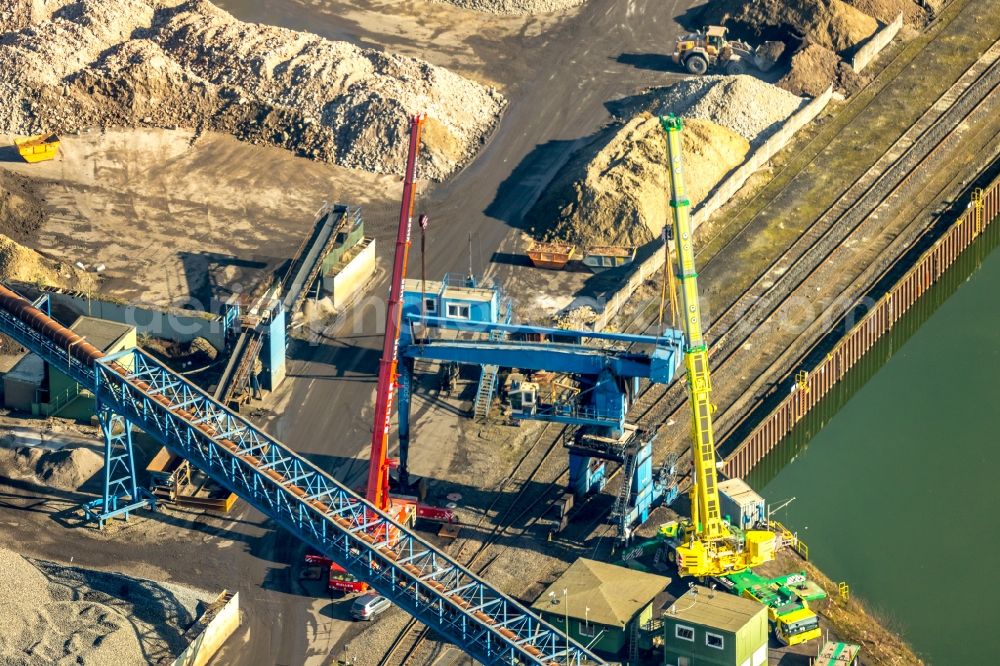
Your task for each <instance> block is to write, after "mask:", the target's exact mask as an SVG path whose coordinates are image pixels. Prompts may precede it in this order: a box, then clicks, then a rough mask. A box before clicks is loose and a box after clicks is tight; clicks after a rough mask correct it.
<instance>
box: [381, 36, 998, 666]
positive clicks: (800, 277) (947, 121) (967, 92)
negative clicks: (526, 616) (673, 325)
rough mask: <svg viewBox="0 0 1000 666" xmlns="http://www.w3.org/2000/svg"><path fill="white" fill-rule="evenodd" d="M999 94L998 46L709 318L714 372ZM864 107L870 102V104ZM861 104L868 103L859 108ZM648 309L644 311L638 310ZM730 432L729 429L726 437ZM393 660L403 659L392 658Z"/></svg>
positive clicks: (662, 388) (499, 527)
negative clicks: (710, 321)
mask: <svg viewBox="0 0 1000 666" xmlns="http://www.w3.org/2000/svg"><path fill="white" fill-rule="evenodd" d="M998 90H1000V41H998V42H997V43H995V44H994V45H993V46H992V47H991V48H990V49H989V50H988V51H987V52H986V53H985V54H984V55H983V57H981V58H980V59H979V60H977V61H976V63H974V64H973V65H972V66H971V67H969V68H968V69H967V70H966V71H965V72H964V73H963V74H962V75H961V76H960V77H959V78H958V79H957V80H956V81H955V82H954V83H953V84H952V86H951V87H950V88H949V89H948V90H947V91H946V92H945V93H944V94H942V95H941V96H940V97H939V98H938V99H937V100H936V102H935V103H934V104H933V105H932V106H931V107H930V108H929V109H928V110H927V111H925V112H924V113H923V114H922V115H921V116H920V118H919V119H918V120H917V121H916V122H915V123H913V124H912V125H911V126H910V127H909V128H908V129H907V131H906V132H904V134H903V135H902V136H900V137H899V138H898V139H897V140H896V141H895V142H893V144H892V145H891V146H890V147H889V148H888V149H887V150H886V151H884V153H883V154H882V155H881V156H880V157H879V159H878V160H876V162H875V163H874V164H873V165H872V166H871V167H870V168H869V169H867V170H866V171H865V172H864V173H863V174H862V175H861V176H859V177H858V178H857V179H856V180H855V181H854V182H853V183H852V184H851V185H850V186H849V187H847V189H846V190H844V192H842V193H841V194H840V195H839V196H838V197H837V198H836V199H835V200H834V201H833V203H831V204H830V206H828V207H827V209H826V210H825V211H824V212H823V213H822V215H821V216H820V217H819V218H818V219H817V220H816V222H815V223H814V224H812V225H811V226H810V227H809V229H808V230H807V231H806V232H805V233H803V234H802V235H801V236H800V237H799V238H797V239H796V240H795V242H793V243H792V245H791V246H789V247H788V248H787V249H786V250H785V251H784V252H783V253H781V255H780V256H779V257H777V258H776V259H775V260H774V261H773V262H772V263H771V264H770V265H769V266H768V267H767V268H766V269H765V270H764V271H763V272H762V273H761V274H760V276H759V277H758V278H757V279H756V280H755V281H754V282H753V283H752V284H751V285H750V286H749V287H747V288H746V289H745V290H744V291H743V292H742V293H741V294H740V295H739V296H738V297H737V298H736V299H734V300H733V301H732V302H731V303H730V304H729V305H728V307H727V308H726V309H725V310H724V311H723V312H722V313H721V314H720V315H719V316H718V317H716V318H715V319H714V321H713V322H712V323H711V325H710V327H709V328H708V331H707V337H708V338H709V339H710V340H712V344H711V347H710V352H709V353H710V356H711V358H712V361H713V366H714V369H715V370H716V372H719V371H722V370H723V369H724V368H727V367H728V364H729V362H730V360H731V359H732V358H733V355H734V353H735V352H736V351H737V350H739V349H740V348H741V347H742V346H743V345H744V344H745V343H746V342H747V340H748V339H749V338H750V337H751V336H752V335H753V334H754V333H755V332H756V331H758V330H759V328H760V327H761V325H762V324H763V323H765V322H767V321H768V319H769V317H771V316H772V315H773V314H774V313H775V312H776V311H777V310H778V309H779V308H781V307H782V306H783V305H785V304H787V303H788V302H789V301H790V300H791V299H793V298H795V297H796V296H797V295H800V292H801V291H802V290H803V289H804V288H805V285H806V284H807V283H809V281H810V279H811V278H813V277H814V276H815V275H816V273H817V271H818V269H819V268H820V267H821V266H822V265H824V264H825V263H827V262H828V261H830V260H831V259H833V258H834V257H835V255H836V254H837V253H838V252H839V251H840V249H841V248H842V247H844V245H845V243H850V242H851V241H853V240H857V238H856V236H857V235H858V232H859V230H861V229H862V228H863V226H864V223H865V222H866V221H868V220H869V219H870V217H871V215H872V213H874V212H875V211H877V210H879V208H880V207H882V206H883V205H885V204H886V203H887V202H888V201H889V200H890V199H892V198H893V197H896V196H898V195H899V194H900V192H901V191H902V190H903V188H904V186H905V185H906V184H907V183H908V182H909V180H910V179H911V177H912V176H913V175H914V174H916V173H918V172H919V171H920V170H921V169H922V168H923V167H925V166H927V165H928V164H929V163H930V162H932V161H933V160H934V158H935V157H936V156H937V154H938V153H939V152H941V151H942V150H944V149H945V148H947V147H949V146H950V145H952V144H953V143H954V142H955V141H957V138H958V136H959V134H960V132H961V129H962V127H963V125H964V124H965V123H967V122H969V121H970V119H973V118H974V117H975V116H976V115H977V114H982V113H983V112H984V108H985V106H986V104H987V102H988V101H992V100H993V97H994V96H995V94H996V93H997V91H998ZM870 103H871V101H869V102H868V104H870ZM866 107H867V104H866V105H865V106H864V107H862V110H863V109H864V108H866ZM855 115H856V114H855ZM820 154H822V153H821V151H820V152H817V153H816V155H815V156H813V158H812V160H810V161H809V162H808V163H807V165H808V164H812V163H813V162H814V161H815V159H816V157H817V156H818V155H820ZM786 187H787V185H786ZM748 232H751V230H750V228H749V225H748V226H747V227H744V228H743V229H741V230H740V231H739V232H737V235H736V236H734V237H733V238H732V239H730V240H729V241H728V242H727V244H726V245H728V244H729V243H732V242H734V241H735V239H736V238H737V237H739V235H741V234H745V233H748ZM724 247H725V246H723V248H724ZM716 256H718V254H717V255H716ZM709 263H711V262H709ZM646 310H647V309H643V310H642V312H645V311H646ZM633 323H634V322H633ZM655 323H656V317H655V316H654V317H652V318H649V319H646V323H645V325H644V326H640V328H641V329H642V330H646V329H648V328H649V327H650V326H652V325H653V324H655ZM686 399H687V396H686V391H685V388H684V385H683V383H682V382H679V381H675V382H673V383H672V384H669V385H659V384H650V385H648V386H647V387H646V388H645V389H644V390H643V391H642V393H641V394H640V395H639V396H638V397H637V399H636V400H635V402H634V403H633V405H632V412H631V415H630V421H632V422H634V423H637V424H638V425H639V426H640V427H642V428H645V429H649V430H655V429H656V427H657V426H658V425H659V424H661V423H663V422H665V421H666V420H668V419H670V418H672V417H675V416H677V415H678V414H679V412H680V410H681V409H682V408H683V406H684V403H685V401H686ZM551 425H554V424H548V425H547V426H546V427H545V428H544V429H543V430H542V432H541V433H540V434H539V438H538V441H537V442H536V445H537V444H542V440H543V438H544V437H545V436H546V434H547V433H548V431H549V426H551ZM733 428H735V425H734V426H733ZM733 428H730V430H729V431H730V432H731V431H732V429H733ZM566 432H567V428H566V427H565V426H563V427H561V428H559V432H558V433H556V434H555V436H553V437H552V438H551V440H549V441H548V448H547V450H546V452H545V454H544V456H543V457H542V459H541V460H540V461H539V462H538V463H537V465H536V466H535V468H534V469H533V470H532V472H531V473H530V475H529V476H528V477H527V478H526V479H525V480H524V481H523V482H522V483H521V487H520V489H519V491H518V493H517V495H516V496H515V498H514V500H513V501H512V502H511V503H510V504H509V506H508V507H507V509H506V510H505V512H504V514H503V517H502V518H501V519H500V520H498V521H497V524H496V525H495V526H494V527H493V529H492V530H491V532H490V533H489V535H488V536H487V537H486V538H485V539H483V540H482V542H481V543H480V545H479V546H478V547H477V548H476V550H475V551H474V552H473V554H472V555H471V556H470V558H469V560H468V561H467V563H466V566H468V567H469V568H470V569H473V570H474V571H476V573H477V574H480V573H483V572H485V571H486V570H487V569H488V568H489V567H490V565H492V564H493V562H495V561H496V560H497V558H499V557H500V555H501V554H502V553H503V552H504V551H505V550H506V548H507V547H506V546H505V547H503V548H501V549H500V550H499V551H497V552H493V548H494V546H495V545H496V544H497V542H498V541H499V540H500V538H501V537H502V536H504V535H505V534H506V533H507V531H508V529H509V528H510V527H511V526H512V525H513V524H514V523H515V522H518V521H520V520H521V519H522V518H523V517H524V516H526V515H528V514H529V513H533V514H534V515H535V518H534V520H532V521H529V523H527V524H526V525H525V526H524V527H523V528H521V532H522V533H524V532H526V531H527V530H528V529H529V528H530V527H531V526H532V525H534V524H535V523H536V522H537V521H538V520H539V519H540V518H541V517H542V516H543V515H544V514H545V511H539V510H538V509H537V505H538V504H539V503H541V502H542V501H544V498H545V496H546V495H548V494H549V493H550V492H551V490H552V489H553V488H555V487H556V485H557V484H558V483H559V480H560V479H561V478H562V476H563V475H565V470H564V471H563V472H561V473H560V474H559V475H558V476H557V477H556V478H555V479H553V480H552V481H550V482H549V483H548V485H546V486H545V488H544V489H543V490H542V491H541V492H540V493H538V498H537V499H536V500H534V501H531V502H527V503H526V506H524V508H523V509H522V510H521V511H519V512H518V513H517V515H513V512H514V511H515V508H516V507H518V506H519V505H520V504H521V500H522V499H523V495H524V494H525V492H526V490H527V489H528V488H529V487H530V481H532V480H533V479H534V476H535V475H536V474H537V473H538V471H539V470H540V469H541V467H542V465H543V464H544V462H545V461H546V460H547V459H548V458H549V457H550V456H551V455H552V453H553V452H554V451H556V450H557V448H561V443H562V441H563V437H565V436H566ZM726 434H728V433H720V437H719V439H720V440H721V439H723V438H724V437H725V436H726ZM526 457H527V454H526V456H525V458H522V460H521V461H519V463H518V467H517V468H515V471H514V473H513V474H512V477H513V476H514V475H516V474H517V471H518V469H519V468H520V466H521V464H522V463H523V462H524V460H525V459H526ZM500 498H501V496H499V495H498V497H497V498H496V499H494V502H493V504H491V505H490V507H489V508H488V509H487V510H486V511H485V512H484V514H483V516H481V518H480V521H479V523H478V524H477V526H479V525H481V524H482V522H483V521H484V520H485V519H486V517H487V516H488V515H489V513H490V512H491V511H492V510H493V509H494V508H495V505H496V503H497V502H498V501H499V500H500ZM487 553H489V554H490V557H489V559H488V560H486V561H485V562H483V563H482V565H481V566H479V568H478V569H476V568H474V567H476V566H477V564H478V563H479V562H480V561H481V560H482V558H483V557H485V556H486V554H487ZM427 633H428V630H427V628H426V627H424V626H423V625H420V624H419V623H418V622H417V621H416V620H410V621H409V622H408V623H407V625H406V626H404V628H403V630H402V631H401V632H400V633H399V635H398V636H397V637H396V639H395V640H394V642H393V645H392V647H391V648H390V650H389V651H388V652H387V653H386V654H385V656H384V657H383V658H382V660H381V661H379V666H389V665H390V664H400V665H402V664H407V663H408V662H409V660H410V659H411V658H412V657H413V655H414V654H415V653H416V651H417V649H418V648H419V647H420V645H421V644H422V643H423V641H424V640H425V639H426V637H427ZM397 656H401V658H400V659H399V660H398V661H394V659H395V658H396V657H397Z"/></svg>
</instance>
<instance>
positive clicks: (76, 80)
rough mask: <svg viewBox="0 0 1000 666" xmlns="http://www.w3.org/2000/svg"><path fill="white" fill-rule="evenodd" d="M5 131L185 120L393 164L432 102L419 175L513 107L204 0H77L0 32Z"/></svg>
mask: <svg viewBox="0 0 1000 666" xmlns="http://www.w3.org/2000/svg"><path fill="white" fill-rule="evenodd" d="M0 88H9V89H10V90H14V91H17V92H18V93H19V95H18V98H15V99H14V100H13V103H11V104H8V105H6V106H5V108H4V109H2V110H0V131H7V132H19V133H27V132H30V131H35V130H37V129H39V128H41V127H45V128H47V129H52V130H55V131H63V132H65V131H71V130H75V129H78V128H82V127H89V126H107V125H116V126H125V127H129V126H136V125H142V126H158V127H168V128H171V127H175V126H185V127H192V128H196V129H199V130H201V129H214V130H218V131H222V132H228V133H232V134H234V135H235V136H237V137H240V138H242V139H244V140H246V141H250V142H253V143H269V144H275V145H279V146H283V147H286V148H289V149H291V150H294V151H296V152H298V153H300V154H303V155H306V156H309V157H313V158H316V159H321V160H326V161H331V162H335V163H337V164H341V165H344V166H349V167H356V168H361V169H365V170H368V171H373V172H376V173H391V172H399V171H401V169H402V165H403V163H404V160H405V152H406V144H407V128H408V124H409V117H410V116H411V115H412V114H414V113H417V112H421V111H423V112H426V113H427V114H428V115H429V116H430V117H432V118H433V119H434V123H435V125H434V126H433V128H432V129H431V131H429V132H428V136H427V138H426V140H425V149H426V150H425V152H424V154H423V155H422V157H423V160H422V165H421V168H422V171H421V175H422V176H424V177H431V178H441V177H444V176H446V175H447V174H449V173H451V172H452V171H454V170H455V169H456V168H458V167H459V166H461V165H462V164H464V163H465V162H466V161H468V160H469V159H471V157H472V156H473V155H474V154H475V152H476V151H477V150H478V149H479V147H480V146H481V145H482V143H483V142H484V141H485V138H486V136H487V134H488V133H489V132H490V131H491V130H492V128H493V127H494V126H495V124H496V122H497V120H498V118H499V114H500V112H501V110H502V109H503V106H504V104H505V102H504V100H503V98H502V97H501V96H500V95H499V94H498V93H497V92H496V91H494V90H492V89H489V88H486V87H484V86H481V85H479V84H477V83H473V82H471V81H468V80H466V79H463V78H462V77H460V76H458V75H456V74H454V73H452V72H450V71H448V70H445V69H442V68H440V67H435V66H433V65H430V64H428V63H426V62H423V61H420V60H417V59H415V58H404V57H400V56H396V55H392V54H386V53H382V52H380V51H376V50H372V49H360V48H358V47H356V46H353V45H351V44H348V43H346V42H332V41H329V40H326V39H323V38H321V37H318V36H316V35H313V34H310V33H304V32H295V31H292V30H286V29H283V28H276V27H271V26H265V25H259V24H251V23H243V22H241V21H238V20H236V19H235V18H233V17H232V16H231V15H230V14H228V13H226V12H224V11H222V10H221V9H219V8H217V7H216V6H215V5H213V4H212V3H210V2H208V1H207V0H191V1H189V2H183V3H180V4H178V3H177V2H176V1H174V0H162V1H159V0H79V1H78V2H74V3H71V4H69V5H67V6H66V7H65V8H63V9H62V10H60V11H58V12H56V13H55V14H54V15H53V17H52V19H51V20H41V21H38V22H36V23H35V24H34V25H32V26H31V27H30V28H28V29H23V30H21V31H20V32H17V33H11V34H8V35H7V36H6V37H5V38H4V40H3V41H2V42H0Z"/></svg>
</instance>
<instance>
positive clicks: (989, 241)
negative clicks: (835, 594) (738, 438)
mask: <svg viewBox="0 0 1000 666" xmlns="http://www.w3.org/2000/svg"><path fill="white" fill-rule="evenodd" d="M998 237H1000V223H995V224H994V225H993V226H992V227H990V229H989V231H988V232H987V236H986V237H984V238H983V239H981V240H980V241H978V242H977V244H976V245H975V246H973V247H972V248H970V249H969V250H968V251H966V253H965V254H963V255H962V257H961V258H960V260H959V262H958V263H957V264H956V265H955V266H953V267H952V269H950V270H949V272H948V273H947V274H946V276H945V277H944V279H943V280H942V282H941V283H940V284H939V286H937V287H935V288H934V289H933V290H932V291H930V292H929V293H928V294H926V295H925V296H924V297H923V299H922V300H921V301H920V302H919V303H918V304H917V305H916V306H915V307H914V309H913V310H911V312H910V313H909V314H908V315H907V316H906V317H905V318H904V319H903V321H901V322H900V324H899V325H898V326H897V327H896V328H895V329H894V332H893V334H892V335H891V336H888V337H887V338H884V339H883V340H882V341H881V342H880V343H879V344H878V345H877V346H876V348H875V349H874V350H873V351H872V352H871V353H870V355H869V356H868V357H866V361H864V362H863V363H861V364H860V365H859V367H857V368H855V369H854V370H852V372H851V374H850V375H848V377H846V378H845V381H844V382H842V383H841V384H840V385H839V386H838V387H837V389H836V390H835V391H833V392H832V393H831V395H830V396H829V397H828V398H827V399H825V400H824V402H823V403H822V404H821V405H820V406H819V407H818V409H817V410H815V411H814V413H813V414H811V415H810V416H809V417H807V418H806V419H804V420H803V422H801V424H800V425H799V426H798V427H797V429H796V431H795V432H793V433H792V434H791V435H790V436H789V437H788V438H787V439H786V440H785V441H784V442H783V443H782V444H781V445H780V446H779V447H778V449H777V450H776V451H775V452H774V453H772V454H771V455H770V456H769V457H768V458H767V459H766V460H764V461H762V463H761V465H760V466H759V467H758V468H757V469H755V470H754V472H753V473H752V474H751V475H750V477H749V478H748V481H749V482H750V484H751V485H752V486H753V487H754V488H756V489H757V490H758V491H759V492H761V494H762V495H764V497H766V498H767V500H768V501H769V502H770V503H771V504H772V505H777V504H778V503H779V502H780V501H781V500H784V499H787V498H790V497H796V498H797V499H796V500H795V501H794V502H792V504H790V505H789V506H788V508H786V509H784V510H782V511H780V512H779V513H778V514H776V517H777V518H778V519H779V520H781V521H783V522H785V523H786V524H787V525H788V526H789V527H791V528H793V529H795V530H797V531H798V534H799V536H800V537H802V538H803V539H804V541H805V542H806V544H807V545H808V546H809V551H810V555H811V558H812V560H813V561H815V562H816V563H817V564H818V565H819V566H820V568H822V569H823V570H824V571H825V572H826V573H827V574H828V575H829V576H830V578H832V579H833V580H835V581H847V582H848V583H849V584H850V586H851V590H852V592H853V593H854V594H855V595H856V596H860V597H861V598H863V599H864V600H865V601H866V602H868V605H869V606H871V607H872V608H874V609H876V610H878V611H880V612H881V613H882V615H883V616H884V617H886V618H887V619H888V620H889V622H890V625H891V626H893V627H895V628H896V629H897V630H899V631H900V632H901V633H902V634H903V635H904V636H905V637H906V638H907V639H908V640H909V641H910V642H911V644H912V645H913V646H914V648H915V649H916V650H917V652H918V653H919V654H920V655H921V656H922V657H924V658H925V659H926V660H927V661H929V662H930V663H933V664H936V665H942V664H943V665H949V666H950V665H952V664H956V665H966V664H969V665H979V664H996V663H1000V662H998V658H997V656H996V655H997V648H998V647H1000V605H998V599H1000V575H998V573H997V568H998V566H1000V518H998V515H997V514H998V512H1000V483H998V478H1000V432H998V424H1000V251H994V248H995V247H996V245H997V244H998Z"/></svg>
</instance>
